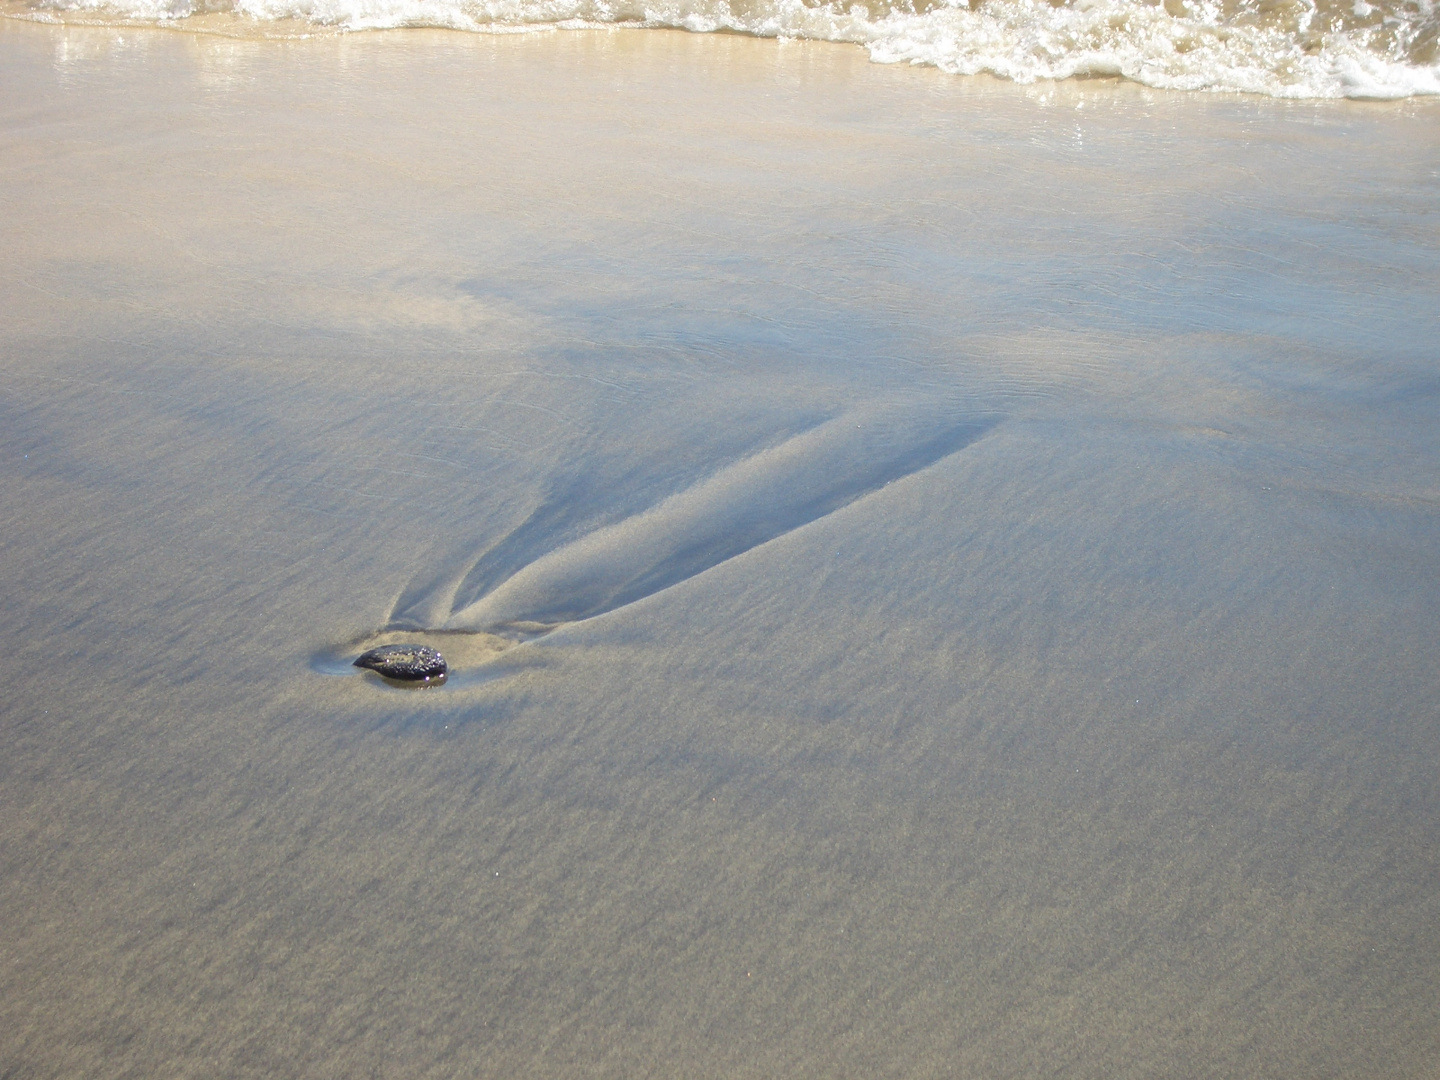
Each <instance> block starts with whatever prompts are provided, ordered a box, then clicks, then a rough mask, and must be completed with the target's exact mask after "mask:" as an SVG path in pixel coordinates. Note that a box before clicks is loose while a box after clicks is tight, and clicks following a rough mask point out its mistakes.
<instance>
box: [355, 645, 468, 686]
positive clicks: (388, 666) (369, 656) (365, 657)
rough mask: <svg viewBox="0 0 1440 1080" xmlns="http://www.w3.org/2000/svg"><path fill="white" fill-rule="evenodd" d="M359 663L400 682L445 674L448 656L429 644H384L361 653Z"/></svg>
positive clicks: (436, 678) (423, 680) (357, 662)
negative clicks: (444, 655)
mask: <svg viewBox="0 0 1440 1080" xmlns="http://www.w3.org/2000/svg"><path fill="white" fill-rule="evenodd" d="M355 666H356V667H362V668H369V669H370V670H371V671H375V672H378V673H379V674H381V675H384V676H385V677H386V678H387V679H396V680H399V681H400V682H433V681H437V680H439V679H443V678H444V677H445V670H446V668H445V658H444V657H443V656H441V655H440V654H439V653H438V652H437V651H436V650H434V649H432V648H430V646H428V645H408V644H402V645H381V646H380V647H379V648H378V649H371V650H370V651H369V652H366V653H361V654H360V656H359V657H358V658H356V660H355Z"/></svg>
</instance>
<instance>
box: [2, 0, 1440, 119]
mask: <svg viewBox="0 0 1440 1080" xmlns="http://www.w3.org/2000/svg"><path fill="white" fill-rule="evenodd" d="M17 2H18V3H20V4H21V10H22V11H26V12H29V13H31V14H33V15H37V16H38V15H42V14H44V13H54V14H59V15H61V16H62V17H63V16H64V15H66V14H67V13H69V14H71V15H73V14H76V13H81V14H89V15H98V16H115V17H121V18H125V19H137V20H141V21H151V22H166V23H170V24H172V25H173V24H174V23H176V22H179V21H183V20H184V19H187V18H189V17H191V16H195V15H209V14H214V13H216V12H224V13H229V14H232V15H234V16H237V17H240V18H243V19H247V20H252V21H254V22H255V23H259V24H266V23H276V22H281V21H291V20H300V21H301V22H302V23H305V24H309V25H312V26H316V27H329V28H333V29H337V30H372V29H385V28H392V27H415V26H429V27H442V28H448V29H454V30H468V31H481V32H491V33H497V32H516V31H524V30H533V29H552V28H569V27H576V26H595V25H615V24H621V25H631V26H651V27H670V28H680V29H685V30H691V31H695V32H701V33H703V32H713V31H735V32H740V33H746V34H754V35H758V36H762V37H793V38H810V39H816V40H823V41H837V42H851V43H854V44H858V45H863V46H864V47H865V48H867V49H868V50H869V52H870V55H871V57H872V58H874V59H875V60H877V61H879V62H881V63H902V62H903V63H911V64H926V65H931V66H934V67H937V68H939V69H941V70H942V71H947V72H952V73H955V74H976V73H980V72H988V73H990V74H993V75H997V76H999V77H1001V78H1005V79H1011V80H1014V81H1016V82H1021V83H1028V82H1034V81H1036V80H1040V79H1067V78H1073V77H1077V76H1087V75H1089V76H1095V75H1102V76H1118V77H1121V78H1125V79H1130V80H1133V81H1135V82H1139V83H1144V84H1145V85H1147V86H1154V87H1160V88H1166V89H1175V90H1209V91H1238V92H1244V93H1254V94H1265V95H1269V96H1272V97H1285V98H1338V97H1350V98H1404V97H1412V96H1416V95H1426V94H1440V62H1437V61H1440V57H1437V55H1436V53H1437V44H1436V43H1437V36H1440V10H1437V8H1436V5H1435V3H1434V0H1383V2H1382V3H1381V4H1379V5H1376V4H1371V3H1370V2H1369V0H1163V2H1154V3H1151V2H1147V0H1064V2H1058V3H1052V2H1050V0H975V2H974V3H973V5H972V3H971V2H970V0H942V2H940V3H938V4H929V3H927V2H926V0H919V2H918V3H917V2H916V0H889V2H887V0H878V2H877V3H876V5H875V7H874V9H873V10H872V8H870V7H866V6H864V5H862V4H859V3H851V2H849V0H829V2H826V3H816V2H814V0H808V2H807V0H649V2H647V0H30V2H28V3H27V2H26V0H17Z"/></svg>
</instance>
